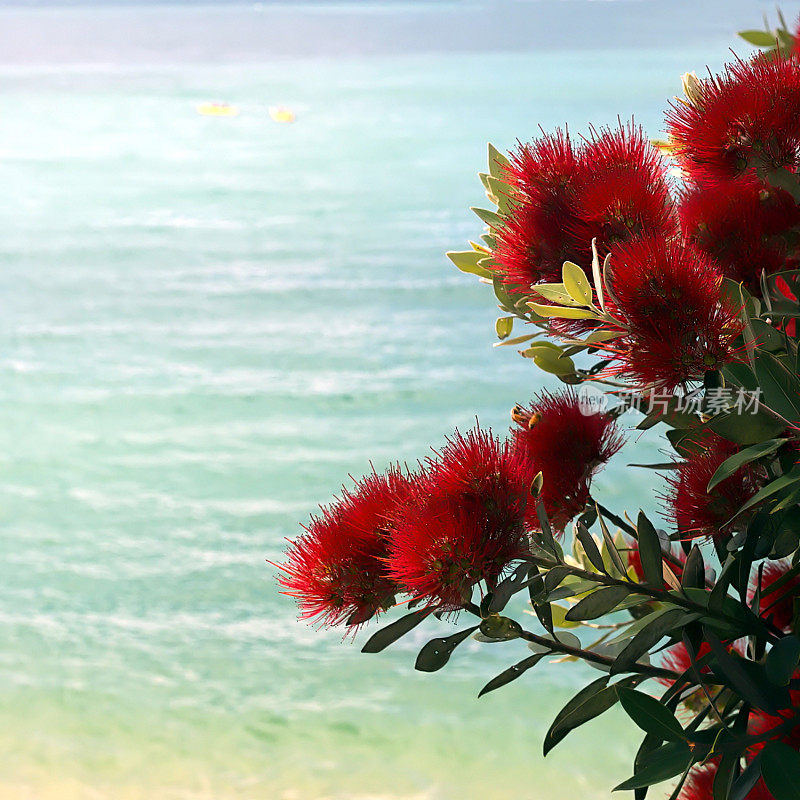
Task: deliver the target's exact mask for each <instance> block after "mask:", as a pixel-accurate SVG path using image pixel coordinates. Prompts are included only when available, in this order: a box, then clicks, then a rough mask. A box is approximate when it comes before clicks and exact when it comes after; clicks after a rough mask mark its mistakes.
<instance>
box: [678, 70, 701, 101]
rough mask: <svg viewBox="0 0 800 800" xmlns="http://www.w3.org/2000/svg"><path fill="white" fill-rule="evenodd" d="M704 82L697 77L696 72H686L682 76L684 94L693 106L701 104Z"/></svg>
mask: <svg viewBox="0 0 800 800" xmlns="http://www.w3.org/2000/svg"><path fill="white" fill-rule="evenodd" d="M702 84H703V82H702V81H701V80H700V78H698V77H697V73H696V72H684V73H683V75H681V85H682V86H683V93H684V94H685V95H686V99H687V100H688V101H689V103H690V104H691V105H693V106H697V105H699V104H700V98H701V87H702Z"/></svg>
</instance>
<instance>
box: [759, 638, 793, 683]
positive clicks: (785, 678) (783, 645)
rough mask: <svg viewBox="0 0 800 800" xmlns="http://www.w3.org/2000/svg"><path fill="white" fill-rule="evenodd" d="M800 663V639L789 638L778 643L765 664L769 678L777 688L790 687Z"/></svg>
mask: <svg viewBox="0 0 800 800" xmlns="http://www.w3.org/2000/svg"><path fill="white" fill-rule="evenodd" d="M798 662H800V639H798V638H797V637H796V636H787V637H785V638H784V639H781V640H780V641H778V642H776V643H775V645H774V646H773V648H772V650H770V651H769V654H768V655H767V660H766V661H765V662H764V670H765V671H766V673H767V677H768V678H769V679H770V680H771V681H772V682H773V683H774V684H776V685H777V686H788V685H789V680H790V679H791V677H792V675H794V671H795V669H796V668H797V664H798Z"/></svg>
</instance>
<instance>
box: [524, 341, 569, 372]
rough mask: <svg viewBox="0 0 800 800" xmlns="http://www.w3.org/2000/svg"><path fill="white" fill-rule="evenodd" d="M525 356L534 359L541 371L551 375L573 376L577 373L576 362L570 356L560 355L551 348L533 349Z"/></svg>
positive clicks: (526, 352)
mask: <svg viewBox="0 0 800 800" xmlns="http://www.w3.org/2000/svg"><path fill="white" fill-rule="evenodd" d="M524 355H525V357H526V358H532V359H533V363H534V364H536V366H537V367H539V369H540V370H542V371H543V372H549V373H550V374H551V375H572V374H573V373H574V372H575V362H574V361H573V360H572V359H571V358H570V357H569V356H563V355H559V354H558V353H557V352H556V351H555V350H552V349H550V348H547V347H531V348H529V349H528V350H526V351H525V353H524Z"/></svg>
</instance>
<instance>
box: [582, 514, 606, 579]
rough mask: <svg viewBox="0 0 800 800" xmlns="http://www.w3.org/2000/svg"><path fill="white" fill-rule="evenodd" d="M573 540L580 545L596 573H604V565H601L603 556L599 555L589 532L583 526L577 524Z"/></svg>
mask: <svg viewBox="0 0 800 800" xmlns="http://www.w3.org/2000/svg"><path fill="white" fill-rule="evenodd" d="M575 538H576V539H577V540H578V541H579V542H580V543H581V546H582V547H583V552H584V553H586V557H587V558H588V559H589V561H590V562H591V564H592V566H593V567H594V568H595V569H596V570H597V571H598V572H605V565H604V564H603V556H602V555H601V554H600V551H599V550H598V549H597V544H596V542H595V540H594V538H593V537H592V534H591V533H589V530H588V529H587V528H586V526H585V525H582V524H580V523H578V525H577V526H576V528H575Z"/></svg>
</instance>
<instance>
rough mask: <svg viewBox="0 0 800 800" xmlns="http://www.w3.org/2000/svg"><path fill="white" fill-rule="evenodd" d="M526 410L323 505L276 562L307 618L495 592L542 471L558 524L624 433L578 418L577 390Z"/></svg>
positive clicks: (521, 540) (529, 519)
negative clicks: (502, 432) (503, 433)
mask: <svg viewBox="0 0 800 800" xmlns="http://www.w3.org/2000/svg"><path fill="white" fill-rule="evenodd" d="M522 417H524V419H525V420H526V422H525V424H524V426H522V425H521V427H520V428H519V429H518V430H515V431H514V432H513V435H512V436H511V437H510V438H509V439H507V440H506V441H504V442H501V441H500V440H499V439H498V438H497V437H495V436H493V435H492V433H491V432H489V431H484V430H481V429H480V428H476V429H475V430H473V431H470V432H469V433H467V434H465V435H464V434H460V433H458V432H456V433H455V435H454V436H453V437H452V439H450V441H449V442H448V444H447V446H446V447H444V449H443V450H442V451H441V453H439V454H438V455H436V456H435V457H433V458H430V459H428V461H427V463H426V464H424V465H423V467H422V469H421V470H420V471H419V472H417V473H416V474H414V475H406V474H405V473H403V472H401V471H400V470H399V469H398V468H393V469H390V470H389V471H388V472H387V473H386V474H385V475H370V476H368V477H367V478H365V479H364V480H362V481H361V482H360V483H359V484H357V486H356V488H355V490H353V491H351V492H345V493H344V495H343V497H342V499H341V500H340V501H339V502H338V503H336V504H335V505H333V506H332V507H330V508H328V509H324V510H323V514H322V516H321V517H319V518H315V519H313V520H312V522H311V525H310V526H309V528H308V530H307V533H306V534H305V535H303V536H301V537H300V538H299V539H297V541H295V542H294V543H292V544H291V546H290V548H289V551H288V560H287V563H286V564H285V565H284V566H283V567H281V569H282V570H283V572H284V574H283V575H282V576H281V577H280V579H279V580H280V582H281V583H282V585H283V586H284V588H285V589H286V593H287V594H290V595H293V596H295V597H297V598H298V600H299V602H300V608H301V616H303V617H306V618H318V619H319V620H320V621H322V622H323V623H327V624H338V623H343V622H346V623H348V624H350V625H358V624H360V623H362V622H364V621H365V620H366V619H369V618H370V617H371V616H373V615H374V614H376V613H378V612H379V611H381V610H383V609H385V608H387V607H388V606H390V605H391V604H392V603H393V602H394V598H395V595H397V594H400V593H404V594H408V595H410V596H411V597H412V598H413V599H415V600H417V601H424V602H426V603H429V604H431V605H435V606H437V607H439V608H444V609H457V608H460V607H461V606H462V605H463V604H464V602H465V600H466V599H467V598H468V597H469V595H470V594H471V590H472V587H473V586H475V584H477V583H478V582H480V581H483V582H485V584H486V587H487V588H488V589H489V590H491V589H492V588H493V587H494V586H495V585H496V583H497V581H498V579H499V578H500V577H501V576H502V574H503V572H504V571H505V570H506V568H507V567H508V565H509V564H510V563H511V562H512V561H514V560H515V559H519V558H521V557H523V556H524V555H525V554H526V552H528V538H527V534H528V532H529V531H532V530H536V529H538V528H539V521H538V517H537V516H536V509H535V507H534V504H533V503H528V498H529V497H530V489H531V483H532V481H533V479H534V477H535V476H536V474H537V473H538V472H540V471H541V472H542V474H543V477H544V488H543V492H542V497H543V499H544V504H545V509H546V511H547V512H548V514H550V515H551V516H552V521H553V525H554V527H556V528H557V529H558V530H561V529H562V528H563V526H564V525H565V524H566V523H567V522H568V521H569V520H570V519H571V518H572V517H573V516H575V514H577V513H578V512H580V511H581V510H583V508H584V506H585V504H586V500H587V498H588V494H589V482H590V480H591V478H592V476H593V475H594V474H595V473H596V472H597V470H598V469H599V468H600V467H601V466H602V465H603V464H604V463H605V462H606V461H607V460H608V459H609V458H611V456H612V455H614V453H615V452H616V451H617V450H618V449H619V447H620V446H621V444H622V440H621V437H620V435H619V433H618V432H617V429H616V424H615V423H614V421H613V420H612V419H611V417H609V416H608V415H606V414H593V415H589V416H585V415H584V414H582V413H581V411H580V407H579V404H578V399H577V397H576V395H575V393H574V392H573V391H571V390H569V391H566V392H564V393H562V394H560V395H542V396H541V397H539V398H537V399H536V400H535V401H534V403H533V405H532V406H531V409H530V410H528V411H524V410H522V409H518V410H517V416H516V418H517V419H518V420H519V421H520V423H521V420H522ZM534 420H535V421H536V424H533V422H534Z"/></svg>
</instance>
